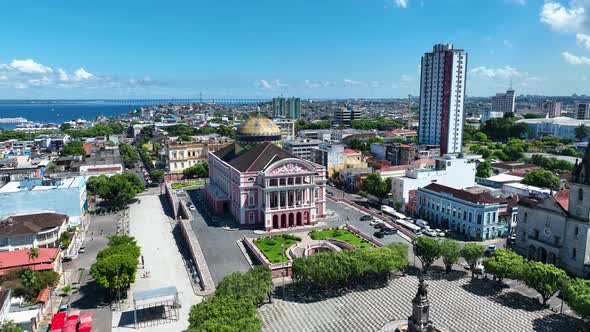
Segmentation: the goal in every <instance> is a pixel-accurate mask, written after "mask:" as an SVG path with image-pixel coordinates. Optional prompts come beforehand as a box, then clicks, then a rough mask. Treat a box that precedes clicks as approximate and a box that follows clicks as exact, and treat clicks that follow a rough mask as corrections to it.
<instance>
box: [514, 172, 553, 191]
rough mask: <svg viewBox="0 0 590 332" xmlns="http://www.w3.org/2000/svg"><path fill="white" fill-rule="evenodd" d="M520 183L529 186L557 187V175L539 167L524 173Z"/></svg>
mask: <svg viewBox="0 0 590 332" xmlns="http://www.w3.org/2000/svg"><path fill="white" fill-rule="evenodd" d="M522 183H524V184H528V185H530V186H537V187H542V188H552V189H557V188H558V187H559V177H557V176H556V175H555V174H553V172H551V171H548V170H544V169H540V170H534V171H530V172H528V173H526V174H525V176H524V179H523V180H522Z"/></svg>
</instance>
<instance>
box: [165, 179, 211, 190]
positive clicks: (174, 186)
mask: <svg viewBox="0 0 590 332" xmlns="http://www.w3.org/2000/svg"><path fill="white" fill-rule="evenodd" d="M205 183H207V182H206V181H205V180H199V181H189V182H175V183H173V184H172V185H171V187H172V189H180V188H184V187H193V186H202V185H204V184H205Z"/></svg>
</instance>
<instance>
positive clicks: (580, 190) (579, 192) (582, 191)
mask: <svg viewBox="0 0 590 332" xmlns="http://www.w3.org/2000/svg"><path fill="white" fill-rule="evenodd" d="M578 200H579V201H582V200H584V189H582V188H580V189H578Z"/></svg>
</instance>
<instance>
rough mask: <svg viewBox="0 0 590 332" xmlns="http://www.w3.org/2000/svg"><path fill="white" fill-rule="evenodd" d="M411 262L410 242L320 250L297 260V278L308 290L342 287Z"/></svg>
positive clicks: (295, 261)
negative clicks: (322, 251)
mask: <svg viewBox="0 0 590 332" xmlns="http://www.w3.org/2000/svg"><path fill="white" fill-rule="evenodd" d="M407 265H408V248H407V246H405V245H403V244H400V243H394V244H391V245H388V246H384V247H379V248H366V249H357V250H344V251H336V252H325V253H318V254H315V255H313V256H311V257H305V258H297V259H295V260H294V261H293V266H292V271H293V281H295V282H296V283H297V284H298V285H299V286H301V287H306V288H307V289H308V290H316V291H323V290H328V289H334V290H338V289H342V288H345V287H349V286H351V285H354V284H357V283H359V282H364V281H366V279H367V278H369V277H374V278H386V277H387V276H388V275H389V273H390V272H391V271H393V270H400V269H403V268H405V267H406V266H407Z"/></svg>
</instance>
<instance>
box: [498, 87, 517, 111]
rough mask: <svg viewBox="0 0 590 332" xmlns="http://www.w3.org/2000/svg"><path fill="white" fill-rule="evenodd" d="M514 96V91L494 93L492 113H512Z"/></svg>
mask: <svg viewBox="0 0 590 332" xmlns="http://www.w3.org/2000/svg"><path fill="white" fill-rule="evenodd" d="M515 100H516V95H515V94H514V90H512V89H508V90H507V91H506V93H496V95H495V96H493V97H492V112H501V113H509V112H512V113H514V104H515Z"/></svg>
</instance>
